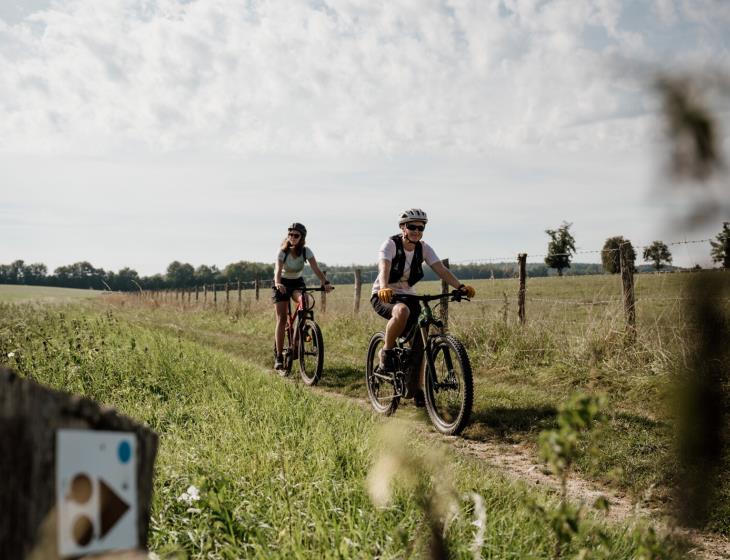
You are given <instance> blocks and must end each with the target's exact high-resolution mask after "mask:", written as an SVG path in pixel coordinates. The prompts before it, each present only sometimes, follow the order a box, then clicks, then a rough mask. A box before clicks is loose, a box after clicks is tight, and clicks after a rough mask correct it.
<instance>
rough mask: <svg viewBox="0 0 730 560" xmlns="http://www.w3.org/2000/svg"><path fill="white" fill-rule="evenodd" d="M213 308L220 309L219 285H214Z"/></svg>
mask: <svg viewBox="0 0 730 560" xmlns="http://www.w3.org/2000/svg"><path fill="white" fill-rule="evenodd" d="M213 307H218V284H216V283H213Z"/></svg>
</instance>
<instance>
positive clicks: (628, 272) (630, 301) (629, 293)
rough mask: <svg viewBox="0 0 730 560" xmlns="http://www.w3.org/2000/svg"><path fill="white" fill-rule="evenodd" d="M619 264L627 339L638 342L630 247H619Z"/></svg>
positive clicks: (625, 245)
mask: <svg viewBox="0 0 730 560" xmlns="http://www.w3.org/2000/svg"><path fill="white" fill-rule="evenodd" d="M619 264H620V266H621V284H622V286H623V295H624V311H625V313H626V326H627V332H626V334H627V337H628V341H629V342H634V341H635V340H636V300H635V297H634V271H633V267H632V263H631V261H630V260H629V245H628V243H622V244H621V245H620V246H619Z"/></svg>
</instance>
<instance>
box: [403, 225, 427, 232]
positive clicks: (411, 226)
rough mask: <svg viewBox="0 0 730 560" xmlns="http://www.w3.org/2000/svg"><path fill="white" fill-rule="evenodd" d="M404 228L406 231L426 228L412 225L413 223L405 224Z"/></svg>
mask: <svg viewBox="0 0 730 560" xmlns="http://www.w3.org/2000/svg"><path fill="white" fill-rule="evenodd" d="M406 229H407V230H408V231H423V230H424V229H426V226H414V225H413V224H406Z"/></svg>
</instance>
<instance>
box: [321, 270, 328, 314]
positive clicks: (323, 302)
mask: <svg viewBox="0 0 730 560" xmlns="http://www.w3.org/2000/svg"><path fill="white" fill-rule="evenodd" d="M322 274H324V277H325V278H327V271H326V270H323V271H322ZM326 311H327V292H322V313H325V312H326Z"/></svg>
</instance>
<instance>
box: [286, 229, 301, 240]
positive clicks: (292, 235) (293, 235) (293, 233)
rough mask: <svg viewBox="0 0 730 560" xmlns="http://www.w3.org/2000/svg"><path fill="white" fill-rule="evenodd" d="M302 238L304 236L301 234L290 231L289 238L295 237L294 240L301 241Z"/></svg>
mask: <svg viewBox="0 0 730 560" xmlns="http://www.w3.org/2000/svg"><path fill="white" fill-rule="evenodd" d="M301 236H302V234H301V233H298V232H296V231H290V232H289V237H293V238H294V239H299V238H300V237H301Z"/></svg>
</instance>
